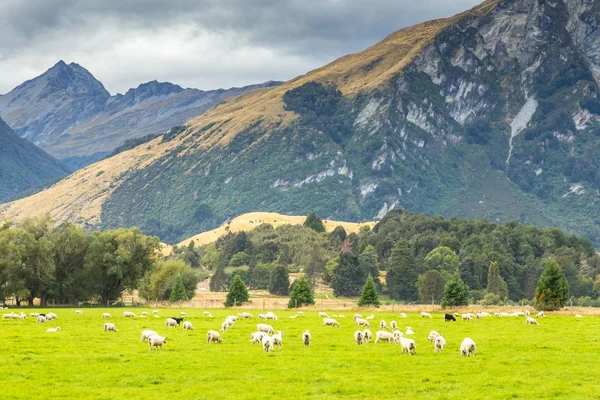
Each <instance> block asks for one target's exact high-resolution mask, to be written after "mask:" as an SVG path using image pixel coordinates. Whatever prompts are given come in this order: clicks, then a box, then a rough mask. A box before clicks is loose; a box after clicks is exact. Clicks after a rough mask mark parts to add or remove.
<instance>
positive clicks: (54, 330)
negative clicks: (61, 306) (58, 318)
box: [46, 326, 61, 332]
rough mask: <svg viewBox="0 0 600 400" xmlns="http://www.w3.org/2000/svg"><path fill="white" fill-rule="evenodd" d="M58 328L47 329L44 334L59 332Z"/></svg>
mask: <svg viewBox="0 0 600 400" xmlns="http://www.w3.org/2000/svg"><path fill="white" fill-rule="evenodd" d="M60 330H61V329H60V326H57V327H56V328H48V329H46V332H58V331H60Z"/></svg>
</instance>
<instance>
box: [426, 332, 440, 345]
mask: <svg viewBox="0 0 600 400" xmlns="http://www.w3.org/2000/svg"><path fill="white" fill-rule="evenodd" d="M438 336H440V334H439V333H438V332H437V331H431V332H429V336H427V340H429V341H430V342H433V341H435V338H436V337H438Z"/></svg>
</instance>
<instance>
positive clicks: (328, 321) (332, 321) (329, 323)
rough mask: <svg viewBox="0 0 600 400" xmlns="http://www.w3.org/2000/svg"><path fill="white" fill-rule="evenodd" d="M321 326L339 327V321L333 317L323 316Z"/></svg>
mask: <svg viewBox="0 0 600 400" xmlns="http://www.w3.org/2000/svg"><path fill="white" fill-rule="evenodd" d="M323 326H337V327H338V328H340V323H339V322H337V321H336V320H335V319H333V318H323Z"/></svg>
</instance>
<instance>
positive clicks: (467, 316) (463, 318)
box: [462, 314, 471, 321]
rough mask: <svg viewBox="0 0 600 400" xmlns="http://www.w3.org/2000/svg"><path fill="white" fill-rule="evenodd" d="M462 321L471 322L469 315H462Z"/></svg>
mask: <svg viewBox="0 0 600 400" xmlns="http://www.w3.org/2000/svg"><path fill="white" fill-rule="evenodd" d="M462 320H463V321H470V320H471V314H463V315H462Z"/></svg>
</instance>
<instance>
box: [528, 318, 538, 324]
mask: <svg viewBox="0 0 600 400" xmlns="http://www.w3.org/2000/svg"><path fill="white" fill-rule="evenodd" d="M525 325H539V324H538V322H537V321H536V320H535V318H531V317H527V319H526V320H525Z"/></svg>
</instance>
